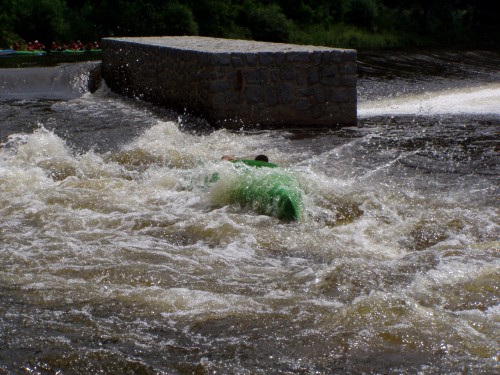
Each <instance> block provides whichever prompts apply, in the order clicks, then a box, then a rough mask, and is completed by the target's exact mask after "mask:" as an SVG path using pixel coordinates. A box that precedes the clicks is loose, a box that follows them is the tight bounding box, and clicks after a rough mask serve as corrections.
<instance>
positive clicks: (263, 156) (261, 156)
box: [255, 155, 269, 163]
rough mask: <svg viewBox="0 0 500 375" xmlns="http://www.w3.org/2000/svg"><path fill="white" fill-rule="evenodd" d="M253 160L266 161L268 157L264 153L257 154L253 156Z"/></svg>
mask: <svg viewBox="0 0 500 375" xmlns="http://www.w3.org/2000/svg"><path fill="white" fill-rule="evenodd" d="M255 160H258V161H265V162H266V163H268V162H269V158H268V157H267V156H266V155H257V156H256V157H255Z"/></svg>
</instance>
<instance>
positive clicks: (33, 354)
mask: <svg viewBox="0 0 500 375" xmlns="http://www.w3.org/2000/svg"><path fill="white" fill-rule="evenodd" d="M358 58H359V85H358V95H359V111H358V112H359V113H358V118H359V121H358V126H357V127H351V128H344V129H316V130H314V131H312V130H299V129H289V130H279V129H277V130H272V131H266V130H253V131H250V130H244V131H240V132H234V131H232V132H230V131H227V130H224V129H218V130H216V129H210V128H209V126H208V125H206V124H205V123H204V121H203V119H195V118H192V117H190V116H187V115H183V114H176V113H174V112H170V111H167V110H164V109H159V108H156V107H153V106H150V105H148V104H145V103H142V102H141V101H139V100H131V99H125V98H122V97H119V96H117V95H115V94H113V93H111V92H110V91H109V90H108V89H107V88H106V85H105V83H103V84H102V85H101V86H100V88H99V89H98V90H97V91H95V92H93V93H91V92H89V91H88V89H87V87H88V81H89V79H90V78H89V76H90V73H89V72H90V71H91V70H92V67H94V66H95V64H96V62H88V63H87V62H80V63H71V64H58V65H57V66H52V67H29V68H23V69H22V70H18V69H16V68H12V67H9V68H3V69H1V70H0V118H1V123H0V143H1V146H0V373H6V374H93V373H101V374H208V373H211V374H270V373H276V374H278V373H279V374H335V373H339V374H341V373H342V374H343V373H349V374H360V373H374V374H375V373H383V374H386V373H389V374H391V373H392V374H406V373H421V374H427V373H452V374H462V373H471V374H491V373H494V372H496V371H498V363H499V360H500V352H499V341H498V337H499V335H498V332H499V324H500V306H499V285H500V270H499V265H500V257H499V243H500V242H499V220H498V208H499V175H500V170H499V165H500V163H499V161H500V158H499V153H498V139H499V138H498V132H499V125H500V93H499V87H500V72H499V69H498V67H499V66H500V54H499V53H497V52H495V51H467V52H458V51H399V52H398V51H360V53H359V56H358ZM200 126H201V127H202V129H203V131H196V132H195V131H193V129H195V128H200ZM262 152H265V153H266V154H268V155H269V157H270V158H271V161H273V162H275V163H277V164H279V165H281V166H282V167H283V168H285V169H286V170H287V171H288V172H289V173H291V174H292V175H294V176H295V177H296V179H297V181H298V183H299V185H300V188H301V190H302V192H303V197H304V216H303V217H302V218H301V220H299V221H298V222H283V221H279V220H278V219H276V218H274V217H270V216H265V215H259V214H258V213H256V212H254V211H253V210H252V208H251V207H241V206H240V205H236V204H232V203H231V202H230V201H229V198H228V194H227V192H228V184H229V183H228V181H230V178H226V179H225V178H221V179H220V180H219V181H218V182H217V183H215V184H212V185H207V184H206V178H207V176H211V175H212V174H213V173H215V172H217V173H219V175H221V176H223V177H227V176H229V177H231V176H234V173H235V169H234V166H233V165H230V163H223V162H221V161H220V156H221V155H223V154H235V155H238V156H246V157H250V156H253V155H255V154H258V153H262ZM495 332H496V333H495Z"/></svg>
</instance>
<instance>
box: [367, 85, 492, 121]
mask: <svg viewBox="0 0 500 375" xmlns="http://www.w3.org/2000/svg"><path fill="white" fill-rule="evenodd" d="M441 114H452V115H453V114H482V115H486V114H487V115H499V116H500V85H499V84H492V85H485V86H481V87H475V88H467V89H460V90H448V91H440V92H431V93H425V94H418V95H410V96H401V97H397V98H390V99H382V100H374V101H368V102H365V103H359V105H358V117H362V118H363V117H373V116H383V115H425V116H429V115H441Z"/></svg>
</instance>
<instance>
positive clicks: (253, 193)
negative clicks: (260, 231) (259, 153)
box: [229, 160, 302, 221]
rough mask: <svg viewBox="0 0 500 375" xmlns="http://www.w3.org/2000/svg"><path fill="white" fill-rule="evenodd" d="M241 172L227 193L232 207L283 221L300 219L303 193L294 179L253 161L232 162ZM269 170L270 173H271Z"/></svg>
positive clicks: (261, 162)
mask: <svg viewBox="0 0 500 375" xmlns="http://www.w3.org/2000/svg"><path fill="white" fill-rule="evenodd" d="M232 162H233V163H236V165H237V166H239V165H241V167H242V170H241V171H240V173H239V177H238V178H237V179H236V180H235V182H234V184H233V185H232V187H231V189H230V194H229V195H230V201H231V203H240V204H241V205H242V206H246V207H251V208H252V209H253V210H255V211H256V212H258V213H260V214H265V215H270V216H275V217H277V218H278V219H282V220H290V221H291V220H298V219H299V218H300V217H301V210H302V193H301V190H300V188H299V186H298V183H297V181H296V179H295V178H294V177H293V176H292V175H291V174H290V173H287V172H286V171H284V170H283V169H281V168H279V167H278V165H276V164H273V163H268V162H263V161H256V160H232ZM271 168H272V169H271Z"/></svg>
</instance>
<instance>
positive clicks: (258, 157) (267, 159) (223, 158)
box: [221, 155, 269, 163]
mask: <svg viewBox="0 0 500 375" xmlns="http://www.w3.org/2000/svg"><path fill="white" fill-rule="evenodd" d="M221 160H239V159H237V158H235V157H234V156H232V155H224V156H222V157H221ZM254 160H257V161H265V162H266V163H269V158H268V157H267V156H266V155H257V156H256V157H255V159H254Z"/></svg>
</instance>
